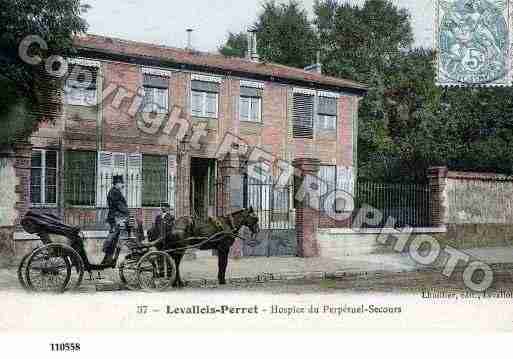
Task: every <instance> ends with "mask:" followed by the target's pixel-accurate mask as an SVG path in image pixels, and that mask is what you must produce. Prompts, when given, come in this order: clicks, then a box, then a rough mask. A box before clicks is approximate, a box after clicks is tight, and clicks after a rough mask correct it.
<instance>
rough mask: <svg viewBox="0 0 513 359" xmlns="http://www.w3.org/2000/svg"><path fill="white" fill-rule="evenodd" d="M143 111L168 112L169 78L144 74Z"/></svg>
mask: <svg viewBox="0 0 513 359" xmlns="http://www.w3.org/2000/svg"><path fill="white" fill-rule="evenodd" d="M143 90H144V100H143V105H142V111H143V112H152V113H168V112H169V79H168V78H167V77H163V76H156V75H150V74H144V79H143Z"/></svg>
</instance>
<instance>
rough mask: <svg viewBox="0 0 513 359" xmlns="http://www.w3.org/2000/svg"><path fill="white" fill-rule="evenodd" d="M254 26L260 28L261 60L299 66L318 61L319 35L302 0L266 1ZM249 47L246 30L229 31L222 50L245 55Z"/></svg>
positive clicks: (222, 51) (222, 52) (221, 51)
mask: <svg viewBox="0 0 513 359" xmlns="http://www.w3.org/2000/svg"><path fill="white" fill-rule="evenodd" d="M253 27H254V30H256V31H257V37H258V54H259V55H260V59H261V60H262V61H267V62H276V63H279V64H282V65H288V66H293V67H299V68H303V67H305V66H307V65H311V64H312V63H314V62H315V60H316V53H317V49H318V45H317V44H318V40H317V35H316V32H315V29H314V27H313V26H312V24H311V22H310V21H309V19H308V14H307V12H306V11H305V10H304V9H303V8H302V7H301V5H300V3H299V2H297V1H290V2H288V3H285V4H278V3H276V2H275V1H267V2H265V3H264V4H263V5H262V11H261V12H260V14H259V15H258V18H257V21H256V22H255V24H254V26H253ZM246 48H247V36H246V34H245V33H244V32H241V33H229V34H228V40H227V42H226V44H224V45H223V46H221V47H220V48H219V52H220V53H221V54H223V55H225V56H237V57H244V55H245V53H246Z"/></svg>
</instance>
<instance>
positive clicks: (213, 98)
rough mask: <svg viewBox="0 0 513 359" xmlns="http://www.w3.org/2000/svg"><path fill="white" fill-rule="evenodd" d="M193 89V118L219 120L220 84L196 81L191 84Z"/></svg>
mask: <svg viewBox="0 0 513 359" xmlns="http://www.w3.org/2000/svg"><path fill="white" fill-rule="evenodd" d="M191 88H192V91H191V112H192V116H195V117H207V118H217V116H218V107H219V106H218V98H219V84H218V83H215V82H206V81H196V80H194V81H192V83H191Z"/></svg>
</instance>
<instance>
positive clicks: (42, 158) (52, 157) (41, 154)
mask: <svg viewBox="0 0 513 359" xmlns="http://www.w3.org/2000/svg"><path fill="white" fill-rule="evenodd" d="M57 157H58V156H57V151H51V150H34V151H32V158H31V168H30V202H31V203H32V204H35V205H56V204H57Z"/></svg>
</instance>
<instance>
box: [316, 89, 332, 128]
mask: <svg viewBox="0 0 513 359" xmlns="http://www.w3.org/2000/svg"><path fill="white" fill-rule="evenodd" d="M317 121H318V122H317V128H318V129H319V130H325V131H335V130H336V129H337V99H336V98H331V97H323V96H320V97H319V107H318V111H317Z"/></svg>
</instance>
